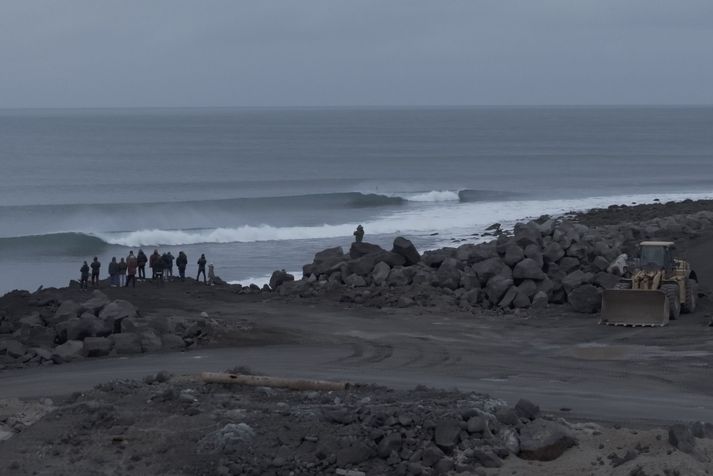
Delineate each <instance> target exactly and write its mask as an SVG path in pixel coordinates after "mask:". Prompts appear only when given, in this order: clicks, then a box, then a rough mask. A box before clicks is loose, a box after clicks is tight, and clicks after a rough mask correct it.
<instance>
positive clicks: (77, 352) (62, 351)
mask: <svg viewBox="0 0 713 476" xmlns="http://www.w3.org/2000/svg"><path fill="white" fill-rule="evenodd" d="M83 350H84V343H83V342H82V341H81V340H68V341H67V342H65V343H64V344H62V345H58V346H57V347H55V348H54V350H53V351H52V354H53V355H54V356H56V357H58V358H59V359H60V360H61V361H62V362H69V361H72V360H77V359H81V358H82V352H83Z"/></svg>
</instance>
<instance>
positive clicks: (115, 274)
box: [109, 256, 119, 287]
mask: <svg viewBox="0 0 713 476" xmlns="http://www.w3.org/2000/svg"><path fill="white" fill-rule="evenodd" d="M118 284H119V263H117V262H116V256H114V257H113V258H112V259H111V262H110V263H109V285H110V286H112V287H114V286H117V285H118Z"/></svg>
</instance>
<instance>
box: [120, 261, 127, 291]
mask: <svg viewBox="0 0 713 476" xmlns="http://www.w3.org/2000/svg"><path fill="white" fill-rule="evenodd" d="M126 268H127V266H126V261H124V258H121V261H119V286H124V283H125V282H126Z"/></svg>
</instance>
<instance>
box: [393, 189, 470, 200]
mask: <svg viewBox="0 0 713 476" xmlns="http://www.w3.org/2000/svg"><path fill="white" fill-rule="evenodd" d="M402 197H403V198H405V199H406V200H408V201H409V202H457V201H459V200H460V197H459V196H458V191H452V190H431V191H430V192H424V193H417V194H413V195H409V194H403V195H402Z"/></svg>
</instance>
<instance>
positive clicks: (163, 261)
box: [161, 253, 171, 281]
mask: <svg viewBox="0 0 713 476" xmlns="http://www.w3.org/2000/svg"><path fill="white" fill-rule="evenodd" d="M161 266H162V267H163V276H164V278H166V281H168V277H169V269H168V268H169V266H171V258H169V257H168V253H164V254H162V255H161Z"/></svg>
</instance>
